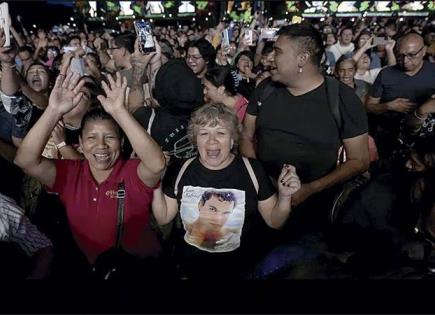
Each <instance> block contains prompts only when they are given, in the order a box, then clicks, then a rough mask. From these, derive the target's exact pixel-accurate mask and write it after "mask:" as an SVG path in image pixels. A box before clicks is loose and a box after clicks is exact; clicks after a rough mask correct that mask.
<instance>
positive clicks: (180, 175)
mask: <svg viewBox="0 0 435 315" xmlns="http://www.w3.org/2000/svg"><path fill="white" fill-rule="evenodd" d="M194 159H195V157H192V158H190V159H188V160H187V161H186V162H184V164H183V166H181V168H180V171H179V172H178V175H177V179H176V180H175V186H174V194H175V196H177V195H178V184H179V183H180V180H181V177H182V176H183V174H184V172H185V171H186V169H187V167H188V166H189V165H190V163H192V162H193V160H194Z"/></svg>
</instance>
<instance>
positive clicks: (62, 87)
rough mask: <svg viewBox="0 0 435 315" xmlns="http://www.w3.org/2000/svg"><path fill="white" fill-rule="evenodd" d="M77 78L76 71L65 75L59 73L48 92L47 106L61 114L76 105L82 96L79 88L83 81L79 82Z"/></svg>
mask: <svg viewBox="0 0 435 315" xmlns="http://www.w3.org/2000/svg"><path fill="white" fill-rule="evenodd" d="M79 79H80V75H79V74H78V73H72V72H70V73H68V74H67V75H66V76H65V75H63V74H59V75H58V76H57V79H56V83H55V86H54V88H53V90H52V91H51V93H50V98H49V99H48V107H49V108H50V109H52V110H54V111H55V112H56V113H57V114H59V115H61V116H62V115H64V114H66V113H68V112H70V111H71V110H72V109H73V108H74V107H76V106H77V105H78V103H79V102H80V99H81V98H82V96H83V93H82V92H80V89H81V88H82V86H83V84H84V83H85V81H84V80H81V81H80V82H79Z"/></svg>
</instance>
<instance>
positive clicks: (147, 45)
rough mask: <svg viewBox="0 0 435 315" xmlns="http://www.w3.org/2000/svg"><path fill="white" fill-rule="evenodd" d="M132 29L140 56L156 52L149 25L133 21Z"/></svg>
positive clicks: (145, 22) (146, 22) (144, 22)
mask: <svg viewBox="0 0 435 315" xmlns="http://www.w3.org/2000/svg"><path fill="white" fill-rule="evenodd" d="M134 28H135V30H136V35H137V39H138V43H139V51H140V52H141V53H142V54H148V53H150V52H154V51H156V46H155V44H154V39H153V31H152V26H151V23H150V22H148V21H139V20H137V21H134Z"/></svg>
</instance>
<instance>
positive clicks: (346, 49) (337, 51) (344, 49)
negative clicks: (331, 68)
mask: <svg viewBox="0 0 435 315" xmlns="http://www.w3.org/2000/svg"><path fill="white" fill-rule="evenodd" d="M354 49H355V45H354V44H353V43H350V44H349V45H347V46H341V44H340V42H339V41H338V42H336V43H335V44H334V45H332V46H331V48H330V49H329V51H330V52H332V53H333V54H334V58H335V61H337V60H338V58H340V57H341V56H342V55H346V54H348V53H351V52H352V51H353V50H354Z"/></svg>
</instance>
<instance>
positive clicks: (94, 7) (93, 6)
mask: <svg viewBox="0 0 435 315" xmlns="http://www.w3.org/2000/svg"><path fill="white" fill-rule="evenodd" d="M89 6H90V7H91V9H90V10H89V14H90V15H91V17H96V16H97V1H89Z"/></svg>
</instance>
